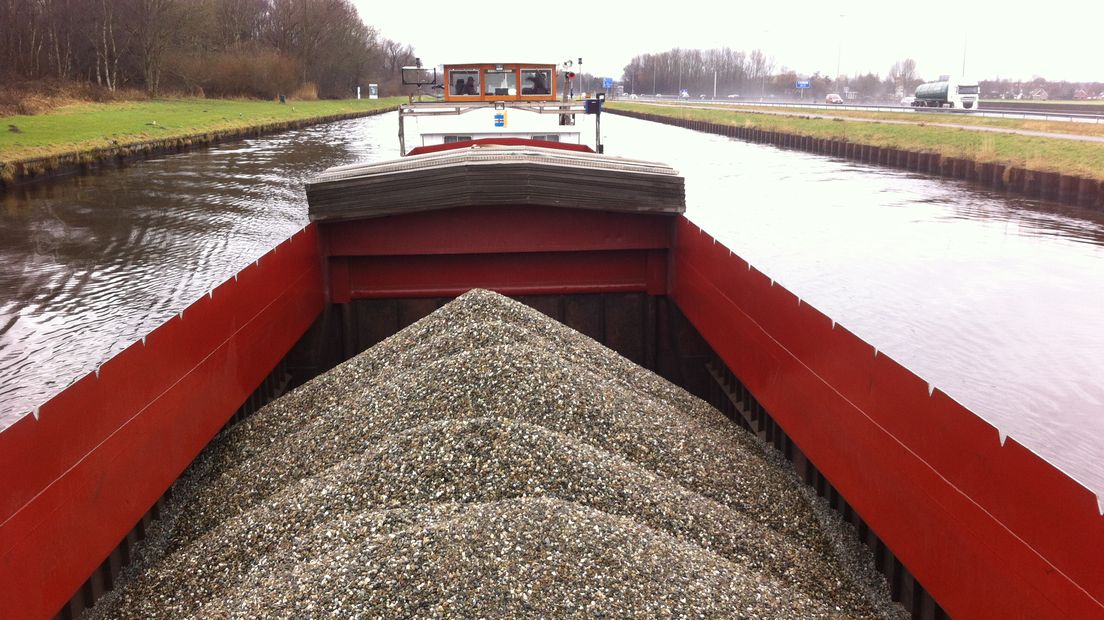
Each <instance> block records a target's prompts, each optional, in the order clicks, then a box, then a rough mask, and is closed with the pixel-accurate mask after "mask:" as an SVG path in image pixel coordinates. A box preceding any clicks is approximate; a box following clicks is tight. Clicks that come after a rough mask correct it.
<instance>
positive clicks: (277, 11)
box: [0, 0, 414, 97]
mask: <svg viewBox="0 0 1104 620" xmlns="http://www.w3.org/2000/svg"><path fill="white" fill-rule="evenodd" d="M0 24H2V25H3V26H2V27H0V74H3V73H7V74H8V75H7V76H6V77H7V78H8V79H12V78H23V79H26V80H42V79H44V78H57V79H59V80H75V81H84V82H89V83H94V84H97V85H99V86H102V87H103V88H106V89H108V90H116V89H119V88H123V87H128V88H141V89H144V90H145V91H146V92H147V93H149V94H150V95H157V94H159V93H160V92H162V91H164V90H166V89H172V90H180V91H186V92H191V93H200V92H202V93H206V94H212V95H219V96H234V95H245V96H257V97H273V96H275V95H276V94H278V93H291V92H294V91H296V90H297V89H302V88H303V87H304V86H306V87H307V88H306V90H308V91H309V90H313V89H317V93H318V94H320V95H321V96H324V97H346V96H349V95H351V94H352V93H353V92H355V89H356V87H357V86H358V85H360V86H364V85H366V84H367V83H368V82H375V83H379V84H381V86H382V87H383V88H384V89H385V90H392V92H393V91H396V90H397V84H398V83H399V81H400V76H399V68H400V67H401V66H402V65H404V64H410V63H412V62H413V59H414V50H413V49H412V48H411V47H410V46H409V45H403V44H401V43H398V42H395V41H391V40H388V39H386V38H383V37H381V36H380V35H379V33H378V32H376V30H375V29H374V28H372V27H371V26H368V25H366V24H365V23H364V22H363V21H362V20H361V19H360V16H359V15H358V14H357V11H356V8H355V7H354V6H353V5H352V3H351V2H350V0H0ZM0 77H4V76H0ZM388 87H391V88H388Z"/></svg>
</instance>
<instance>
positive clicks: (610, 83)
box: [602, 78, 613, 88]
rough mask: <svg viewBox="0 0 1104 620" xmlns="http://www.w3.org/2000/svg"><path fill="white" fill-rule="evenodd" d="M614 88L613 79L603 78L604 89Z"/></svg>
mask: <svg viewBox="0 0 1104 620" xmlns="http://www.w3.org/2000/svg"><path fill="white" fill-rule="evenodd" d="M612 86H613V78H602V88H610V87H612Z"/></svg>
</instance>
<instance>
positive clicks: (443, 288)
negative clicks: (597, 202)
mask: <svg viewBox="0 0 1104 620" xmlns="http://www.w3.org/2000/svg"><path fill="white" fill-rule="evenodd" d="M663 255H664V252H663V251H662V250H652V251H614V252H547V253H539V254H538V253H527V254H461V255H444V256H442V255H436V254H433V255H426V256H369V257H358V258H336V259H331V261H336V263H337V264H338V265H340V266H339V267H335V268H333V269H331V272H332V273H340V274H342V275H341V277H340V278H338V277H333V278H331V281H330V284H331V287H333V288H332V289H331V298H332V299H333V300H335V301H339V300H348V299H365V298H396V297H451V296H455V295H460V294H462V293H464V292H466V291H469V290H471V289H473V288H486V289H490V290H494V291H498V292H500V293H502V294H505V295H537V294H567V293H630V292H650V293H652V294H656V295H660V294H665V292H666V270H665V269H662V268H657V265H659V266H663V265H665V264H666V261H665V259H664V258H663ZM341 286H347V288H346V289H341V288H339V287H341Z"/></svg>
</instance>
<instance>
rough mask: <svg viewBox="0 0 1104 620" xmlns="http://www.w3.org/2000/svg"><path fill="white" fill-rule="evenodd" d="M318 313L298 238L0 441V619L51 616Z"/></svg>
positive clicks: (306, 245) (315, 263)
mask: <svg viewBox="0 0 1104 620" xmlns="http://www.w3.org/2000/svg"><path fill="white" fill-rule="evenodd" d="M323 303H324V297H323V289H322V274H321V263H320V260H319V255H318V234H317V231H316V230H315V228H314V226H309V227H307V228H306V229H304V230H302V231H300V232H299V233H297V234H296V235H295V236H293V237H292V238H291V239H288V240H287V241H285V242H284V243H282V244H280V245H279V246H277V247H276V248H274V249H273V250H271V251H270V252H268V253H267V254H265V255H264V256H262V257H261V258H260V259H259V260H258V261H257V262H256V263H254V264H252V265H250V266H249V267H247V268H246V269H244V270H242V271H241V272H239V273H238V274H237V275H236V276H235V277H234V278H233V279H231V280H228V281H227V282H225V283H223V284H222V285H220V286H218V287H217V288H215V289H214V290H212V291H211V293H210V294H209V295H207V296H204V297H203V298H201V299H200V300H199V301H197V302H195V303H193V304H192V305H191V306H189V307H188V308H187V309H185V310H184V311H183V312H182V313H180V315H178V316H176V317H174V318H173V319H171V320H170V321H168V322H167V323H165V324H164V325H162V326H160V327H158V328H157V329H156V330H154V331H153V332H152V333H150V334H149V335H148V336H147V337H146V338H144V339H142V340H141V341H139V342H136V343H134V344H133V345H131V346H130V347H129V348H127V349H126V350H124V351H123V352H122V353H120V354H118V355H116V356H115V357H113V358H112V359H111V360H109V361H108V362H107V363H105V364H104V365H103V366H102V367H100V368H99V369H98V370H96V371H95V372H93V373H90V374H89V375H88V376H86V377H84V378H82V379H81V380H79V381H77V382H76V383H75V384H73V385H72V386H70V387H69V388H67V389H66V390H65V391H63V392H62V393H60V394H58V395H57V396H56V397H54V398H53V399H51V400H50V401H49V402H47V403H46V404H45V405H43V406H42V407H41V408H40V410H39V411H37V412H35V415H27V416H26V417H25V418H23V419H21V420H20V421H19V422H17V423H16V424H14V425H12V426H11V427H9V428H7V429H5V430H4V431H3V432H2V433H0V472H2V473H0V618H5V619H12V620H14V619H19V618H44V617H50V616H53V615H54V614H55V613H57V612H58V611H59V609H61V608H62V606H63V605H64V604H65V603H66V601H68V600H69V598H70V597H71V596H72V595H73V594H74V592H76V591H77V589H78V588H80V587H81V585H82V584H83V583H84V582H85V580H86V579H87V578H88V577H89V575H90V574H92V573H93V571H94V570H95V569H96V568H97V567H98V566H100V565H101V563H103V562H104V560H105V558H107V556H108V554H109V553H111V552H112V550H113V549H114V548H115V547H116V546H117V545H119V544H120V542H121V541H122V540H123V539H124V537H125V536H126V535H127V532H128V531H129V530H130V529H131V528H133V527H134V526H135V524H136V523H137V522H139V520H140V519H141V518H142V517H143V515H144V514H146V513H147V511H149V510H150V508H151V507H152V506H153V505H154V504H155V502H157V501H158V498H160V497H161V495H162V494H163V493H165V491H166V489H167V488H168V487H169V485H170V484H172V482H173V481H174V480H175V479H176V478H177V477H178V476H179V475H180V473H181V472H182V471H183V470H184V468H185V467H187V466H188V464H189V463H191V462H192V460H193V459H194V458H195V456H196V455H197V454H198V453H199V451H200V450H201V449H202V448H203V447H204V446H205V445H206V444H207V443H208V441H210V439H211V438H212V437H213V436H214V435H215V434H216V433H217V432H218V431H219V429H220V428H222V426H223V424H225V423H226V422H227V420H228V419H229V418H230V417H231V416H232V415H233V414H234V412H235V410H237V409H238V407H239V406H241V405H242V404H243V402H245V400H246V399H247V398H248V397H249V396H250V394H251V393H252V392H253V391H254V389H255V388H256V387H258V385H260V384H261V383H262V382H263V381H265V378H266V376H268V375H269V373H270V371H272V369H273V368H274V367H275V366H276V365H277V364H278V363H279V362H280V360H281V358H282V357H283V356H284V354H285V353H287V351H288V349H290V348H291V346H292V345H293V344H294V343H295V341H296V340H297V339H298V338H299V337H300V336H301V335H302V334H303V332H304V331H305V330H306V329H307V327H308V326H309V325H310V323H311V321H312V320H313V319H314V318H315V317H316V316H317V315H318V314H319V312H320V311H321V310H322V307H323Z"/></svg>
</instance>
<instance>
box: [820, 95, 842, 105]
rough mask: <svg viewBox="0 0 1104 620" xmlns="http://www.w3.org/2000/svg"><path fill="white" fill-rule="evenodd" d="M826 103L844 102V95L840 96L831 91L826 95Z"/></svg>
mask: <svg viewBox="0 0 1104 620" xmlns="http://www.w3.org/2000/svg"><path fill="white" fill-rule="evenodd" d="M824 103H843V97H840V96H839V95H837V94H836V93H829V94H828V95H827V96H826V97H824Z"/></svg>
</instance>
